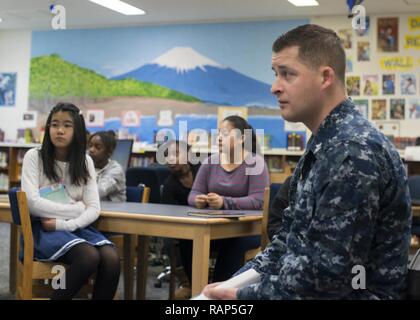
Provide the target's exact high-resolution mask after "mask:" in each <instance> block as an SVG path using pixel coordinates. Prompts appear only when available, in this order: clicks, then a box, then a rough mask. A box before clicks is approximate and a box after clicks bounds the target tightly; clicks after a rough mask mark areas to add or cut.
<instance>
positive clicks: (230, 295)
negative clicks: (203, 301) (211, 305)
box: [203, 282, 238, 300]
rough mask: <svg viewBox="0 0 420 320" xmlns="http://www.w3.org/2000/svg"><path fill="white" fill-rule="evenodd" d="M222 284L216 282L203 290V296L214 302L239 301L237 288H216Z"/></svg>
mask: <svg viewBox="0 0 420 320" xmlns="http://www.w3.org/2000/svg"><path fill="white" fill-rule="evenodd" d="M219 284H221V282H215V283H211V284H209V285H207V286H206V287H205V288H204V289H203V294H204V295H205V296H206V297H207V298H209V299H213V300H237V299H238V298H237V297H236V292H237V291H238V289H236V288H216V287H217V286H218V285H219Z"/></svg>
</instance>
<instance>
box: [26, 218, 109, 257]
mask: <svg viewBox="0 0 420 320" xmlns="http://www.w3.org/2000/svg"><path fill="white" fill-rule="evenodd" d="M32 233H33V238H34V259H35V260H38V261H54V260H57V259H58V258H59V257H61V256H63V255H64V254H65V253H66V252H67V251H69V250H70V249H71V248H72V247H74V246H75V245H77V244H79V243H84V242H85V243H89V244H91V245H92V246H97V247H99V246H103V245H113V243H112V242H111V241H109V240H108V239H107V238H106V237H105V236H104V235H103V234H102V233H100V232H99V231H98V230H96V229H95V228H94V227H92V226H88V227H86V228H83V229H77V230H76V231H73V232H70V231H63V230H58V231H45V230H44V229H43V228H42V225H41V220H39V219H32Z"/></svg>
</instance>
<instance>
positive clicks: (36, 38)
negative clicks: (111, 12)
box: [32, 20, 309, 84]
mask: <svg viewBox="0 0 420 320" xmlns="http://www.w3.org/2000/svg"><path fill="white" fill-rule="evenodd" d="M305 23H309V20H289V21H264V22H243V23H221V24H194V25H168V26H152V27H136V28H114V29H84V30H60V31H38V32H33V34H32V57H36V56H41V55H49V54H53V53H57V54H59V55H60V56H61V57H62V58H63V59H65V60H67V61H69V62H72V63H75V64H77V65H79V66H81V67H84V68H89V69H92V70H94V71H96V72H98V73H100V74H102V75H104V76H106V77H108V78H110V77H114V76H117V75H120V74H122V73H125V72H129V71H131V70H133V69H135V68H138V67H140V66H142V65H144V64H147V63H150V62H151V61H153V60H154V59H156V58H157V57H158V56H160V55H162V54H164V53H165V52H167V51H169V50H170V49H172V48H173V47H191V48H194V49H195V50H196V51H198V52H200V53H201V54H204V55H205V56H206V57H208V58H210V59H212V60H214V61H216V62H218V63H220V64H222V65H225V66H229V67H230V68H232V69H235V70H236V71H238V72H241V73H243V74H245V75H247V76H249V77H252V78H254V79H256V80H259V81H262V82H265V83H268V84H269V83H271V81H272V80H273V72H272V70H271V65H270V63H271V45H272V43H273V41H274V40H275V39H276V37H278V36H279V35H280V34H281V33H283V32H286V31H288V30H290V29H292V28H294V27H296V26H298V25H301V24H305Z"/></svg>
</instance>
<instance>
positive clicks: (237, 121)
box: [223, 116, 260, 154]
mask: <svg viewBox="0 0 420 320" xmlns="http://www.w3.org/2000/svg"><path fill="white" fill-rule="evenodd" d="M223 121H229V122H230V124H232V126H233V127H234V128H235V129H238V130H239V131H240V132H241V134H243V135H245V130H246V129H248V130H251V133H252V136H251V150H247V151H249V152H251V153H253V154H257V153H258V154H259V153H260V147H259V145H258V142H257V135H256V134H255V130H254V128H253V127H252V126H251V125H250V124H249V123H248V122H247V121H246V120H245V119H244V118H242V117H240V116H229V117H226V118H224V119H223ZM244 146H245V147H247V145H246V144H245V143H244ZM248 149H249V146H248Z"/></svg>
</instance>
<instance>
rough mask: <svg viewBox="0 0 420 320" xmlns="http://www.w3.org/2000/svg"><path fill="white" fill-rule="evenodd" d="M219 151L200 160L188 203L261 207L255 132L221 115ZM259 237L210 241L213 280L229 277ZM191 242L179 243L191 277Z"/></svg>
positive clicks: (262, 166) (263, 177) (262, 177)
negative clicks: (201, 161)
mask: <svg viewBox="0 0 420 320" xmlns="http://www.w3.org/2000/svg"><path fill="white" fill-rule="evenodd" d="M218 142H219V153H217V154H214V155H212V156H210V157H209V158H207V159H206V160H204V161H203V163H202V165H201V167H200V169H199V170H198V173H197V176H196V178H195V181H194V184H193V187H192V190H191V192H190V194H189V196H188V203H189V205H191V206H195V207H197V208H200V209H201V208H209V209H216V210H218V209H221V210H241V209H242V210H261V209H262V207H263V200H264V189H265V188H266V187H268V186H269V174H268V170H267V166H266V163H265V161H264V158H263V157H262V156H260V155H259V154H258V152H257V141H256V135H255V132H254V130H253V128H252V127H251V126H250V125H249V124H248V123H247V121H246V120H244V119H243V118H241V117H239V116H229V117H227V118H225V119H224V120H223V121H222V123H221V125H220V130H219V135H218ZM259 245H260V236H252V237H242V238H230V239H223V240H217V241H212V250H213V249H216V251H217V252H218V257H217V260H216V265H215V269H214V276H213V281H214V282H217V281H224V280H227V279H229V278H230V277H231V276H232V275H233V274H234V273H235V272H236V271H237V270H238V269H239V268H240V267H241V266H242V265H243V263H244V255H245V252H246V251H248V250H250V249H253V248H258V247H259ZM191 249H192V246H191V241H190V242H187V241H182V242H181V244H180V250H181V257H183V261H184V268H185V269H186V271H187V275H188V276H189V277H190V278H191V260H192V258H191Z"/></svg>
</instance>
